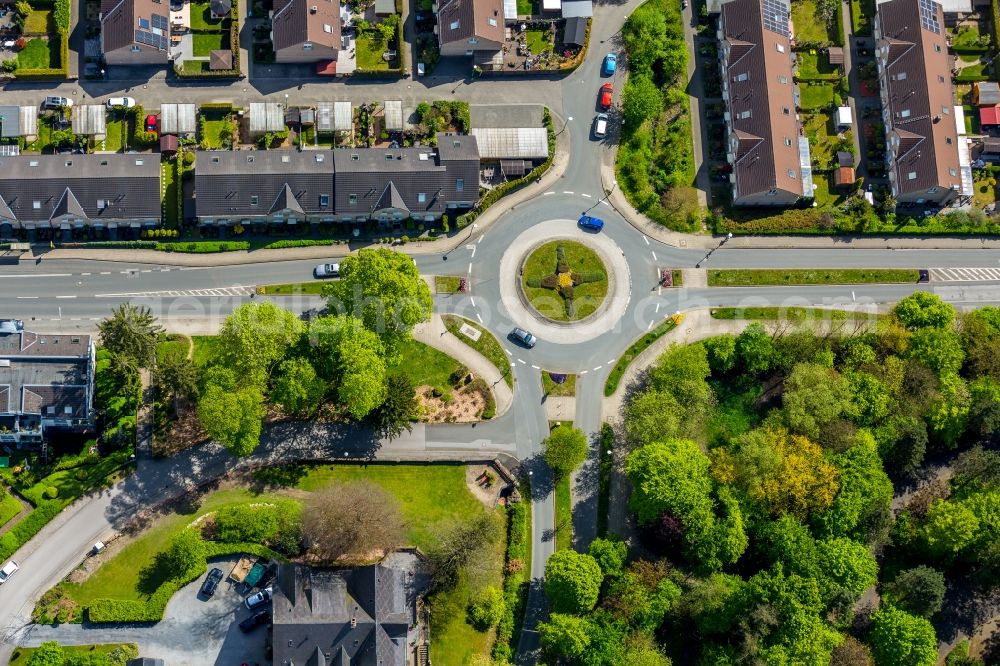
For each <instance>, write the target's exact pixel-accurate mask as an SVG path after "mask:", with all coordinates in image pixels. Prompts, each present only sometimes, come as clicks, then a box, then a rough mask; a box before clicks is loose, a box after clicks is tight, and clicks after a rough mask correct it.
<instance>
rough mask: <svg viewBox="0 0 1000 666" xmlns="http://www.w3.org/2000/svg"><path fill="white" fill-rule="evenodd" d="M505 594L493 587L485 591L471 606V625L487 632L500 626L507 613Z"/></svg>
mask: <svg viewBox="0 0 1000 666" xmlns="http://www.w3.org/2000/svg"><path fill="white" fill-rule="evenodd" d="M506 606H507V604H506V602H505V601H504V597H503V592H501V591H500V590H498V589H497V588H495V587H493V586H492V585H491V586H489V587H487V588H486V589H485V590H483V592H482V594H481V595H480V597H479V598H478V599H476V600H475V601H474V602H472V603H471V604H469V612H468V614H469V624H471V625H472V626H473V627H475V628H476V629H478V630H479V631H486V630H487V629H489V628H490V627H492V626H494V625H496V624H498V623H499V622H500V620H502V619H503V616H504V614H505V613H506V611H507V608H506Z"/></svg>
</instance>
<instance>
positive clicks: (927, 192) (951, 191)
mask: <svg viewBox="0 0 1000 666" xmlns="http://www.w3.org/2000/svg"><path fill="white" fill-rule="evenodd" d="M944 25H945V17H944V12H943V9H942V6H941V5H940V4H938V3H937V2H934V1H933V0H887V1H885V2H881V3H879V4H878V7H877V14H876V18H875V24H874V35H875V41H876V60H877V65H878V73H879V84H880V88H881V102H882V120H883V123H884V125H885V134H886V163H887V171H888V177H889V182H890V186H891V190H892V195H893V196H894V197H895V198H896V200H897V201H898V202H899V203H914V204H933V205H947V204H948V203H951V202H952V201H954V200H955V199H956V198H958V197H959V196H970V195H971V194H972V169H971V166H970V164H971V163H970V159H969V147H968V143H967V141H966V139H965V136H964V134H965V129H964V121H963V115H962V112H961V107H960V106H959V107H956V106H955V102H954V91H953V89H952V80H951V65H950V62H949V56H948V45H947V41H946V35H945V30H944ZM718 38H719V41H720V50H719V57H720V64H721V68H722V95H723V99H724V101H725V103H726V114H725V121H726V135H727V144H726V149H727V160H728V162H729V164H730V166H731V167H732V173H731V175H730V181H731V185H732V198H733V203H734V204H736V205H741V206H790V205H793V204H795V203H797V202H799V201H801V200H803V199H810V198H812V196H813V191H814V185H813V175H812V169H811V159H810V151H809V141H808V139H807V138H806V137H805V136H804V135H803V128H802V122H801V120H800V117H799V114H798V106H799V91H798V86H797V85H796V83H795V79H794V64H795V54H794V53H793V52H792V47H793V46H794V26H793V25H792V23H791V20H790V11H789V5H788V3H787V2H786V1H785V0H729V1H727V2H723V3H722V5H721V7H720V16H719V32H718Z"/></svg>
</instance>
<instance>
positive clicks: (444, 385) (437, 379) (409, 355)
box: [396, 340, 462, 393]
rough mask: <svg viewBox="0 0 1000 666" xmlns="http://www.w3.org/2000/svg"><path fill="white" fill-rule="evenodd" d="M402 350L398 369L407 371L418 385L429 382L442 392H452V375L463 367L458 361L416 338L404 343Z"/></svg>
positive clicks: (429, 384) (428, 383)
mask: <svg viewBox="0 0 1000 666" xmlns="http://www.w3.org/2000/svg"><path fill="white" fill-rule="evenodd" d="M400 352H401V354H402V357H401V358H400V361H399V365H397V366H396V369H397V370H403V371H405V372H406V373H407V374H408V375H409V376H410V379H412V380H413V382H414V383H415V384H416V385H417V386H423V385H424V384H427V385H428V386H432V387H434V388H437V389H440V390H441V392H442V393H445V392H451V390H452V389H453V383H452V381H451V376H452V374H454V373H455V371H457V370H458V369H460V368H461V367H462V366H461V365H460V364H459V362H458V361H456V360H455V359H453V358H452V357H451V356H448V355H447V354H445V353H444V352H440V351H438V350H437V349H434V348H433V347H428V346H427V345H425V344H424V343H422V342H418V341H416V340H408V341H407V342H405V343H403V345H402V346H401V348H400Z"/></svg>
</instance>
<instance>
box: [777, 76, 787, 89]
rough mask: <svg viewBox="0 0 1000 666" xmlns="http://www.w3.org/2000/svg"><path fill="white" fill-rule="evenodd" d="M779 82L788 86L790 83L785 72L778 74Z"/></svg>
mask: <svg viewBox="0 0 1000 666" xmlns="http://www.w3.org/2000/svg"><path fill="white" fill-rule="evenodd" d="M778 83H780V84H781V85H783V86H787V85H788V77H787V76H785V75H784V74H779V75H778Z"/></svg>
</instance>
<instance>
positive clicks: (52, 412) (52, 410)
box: [45, 405, 56, 415]
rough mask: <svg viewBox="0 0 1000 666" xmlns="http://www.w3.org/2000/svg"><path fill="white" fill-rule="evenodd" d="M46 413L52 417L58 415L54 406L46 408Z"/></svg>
mask: <svg viewBox="0 0 1000 666" xmlns="http://www.w3.org/2000/svg"><path fill="white" fill-rule="evenodd" d="M45 413H46V414H50V415H51V414H55V413H56V408H55V406H53V405H49V406H48V407H46V408H45Z"/></svg>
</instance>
